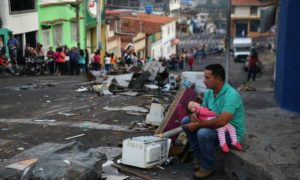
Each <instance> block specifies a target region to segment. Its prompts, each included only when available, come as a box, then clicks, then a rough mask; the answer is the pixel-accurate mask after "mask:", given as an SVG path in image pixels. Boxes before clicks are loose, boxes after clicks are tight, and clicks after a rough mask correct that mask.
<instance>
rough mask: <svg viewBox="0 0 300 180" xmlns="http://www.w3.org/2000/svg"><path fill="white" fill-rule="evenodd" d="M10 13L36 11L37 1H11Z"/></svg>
mask: <svg viewBox="0 0 300 180" xmlns="http://www.w3.org/2000/svg"><path fill="white" fill-rule="evenodd" d="M9 6H10V13H17V12H24V11H25V12H26V11H35V0H22V1H20V0H9Z"/></svg>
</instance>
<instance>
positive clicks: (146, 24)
mask: <svg viewBox="0 0 300 180" xmlns="http://www.w3.org/2000/svg"><path fill="white" fill-rule="evenodd" d="M111 16H114V17H118V18H117V19H118V21H115V22H111V23H110V26H111V30H114V31H115V32H116V34H118V35H119V36H125V35H126V34H127V35H128V36H131V41H132V43H137V42H138V41H140V40H142V39H143V38H142V36H141V34H140V33H144V34H145V35H146V47H147V49H146V52H145V53H144V55H141V56H151V57H153V58H156V59H158V58H160V57H165V58H169V56H170V55H172V54H175V53H176V45H177V43H178V41H176V18H174V17H168V16H161V15H154V14H150V15H148V14H145V13H136V12H132V11H121V10H107V11H106V17H107V18H106V19H107V20H108V19H109V17H111ZM122 39H123V40H124V37H123V38H122ZM126 42H127V43H128V40H127V41H126ZM140 42H142V41H140ZM122 43H124V42H123V41H122ZM123 45H124V44H123ZM141 47H142V46H141ZM140 49H141V48H140ZM141 50H142V49H141Z"/></svg>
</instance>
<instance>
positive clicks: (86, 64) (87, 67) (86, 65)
mask: <svg viewBox="0 0 300 180" xmlns="http://www.w3.org/2000/svg"><path fill="white" fill-rule="evenodd" d="M84 54H85V56H84V59H85V72H86V73H87V72H88V71H89V64H90V54H89V51H88V49H85V50H84Z"/></svg>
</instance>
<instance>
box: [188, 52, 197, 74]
mask: <svg viewBox="0 0 300 180" xmlns="http://www.w3.org/2000/svg"><path fill="white" fill-rule="evenodd" d="M187 63H188V65H189V66H190V71H193V64H194V63H195V58H194V55H193V54H189V56H188V60H187Z"/></svg>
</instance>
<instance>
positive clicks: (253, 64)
mask: <svg viewBox="0 0 300 180" xmlns="http://www.w3.org/2000/svg"><path fill="white" fill-rule="evenodd" d="M258 64H259V60H258V53H257V51H256V50H254V49H253V50H252V51H251V55H250V56H249V58H248V78H247V82H249V81H250V79H251V78H252V80H253V81H255V78H256V73H257V70H258Z"/></svg>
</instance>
